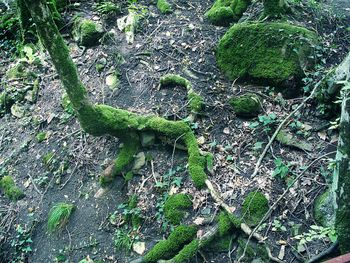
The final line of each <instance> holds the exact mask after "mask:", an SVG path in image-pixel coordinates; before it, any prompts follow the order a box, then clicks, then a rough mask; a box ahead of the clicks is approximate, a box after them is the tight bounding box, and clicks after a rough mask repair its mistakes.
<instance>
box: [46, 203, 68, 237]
mask: <svg viewBox="0 0 350 263" xmlns="http://www.w3.org/2000/svg"><path fill="white" fill-rule="evenodd" d="M74 208H75V206H74V205H73V204H68V203H57V204H55V205H54V206H53V207H52V208H51V209H50V212H49V216H48V220H47V229H48V231H49V232H54V231H56V230H59V229H61V228H62V227H63V226H65V225H66V224H67V222H68V219H69V217H70V216H71V214H72V212H73V210H74Z"/></svg>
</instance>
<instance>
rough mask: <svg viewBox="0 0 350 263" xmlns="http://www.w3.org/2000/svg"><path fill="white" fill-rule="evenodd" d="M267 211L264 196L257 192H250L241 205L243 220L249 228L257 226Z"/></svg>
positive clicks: (267, 203)
mask: <svg viewBox="0 0 350 263" xmlns="http://www.w3.org/2000/svg"><path fill="white" fill-rule="evenodd" d="M268 210H269V202H268V200H267V199H266V197H265V195H264V194H262V193H261V192H258V191H253V192H250V193H249V194H248V195H247V197H246V198H245V199H244V201H243V204H242V217H243V220H244V221H245V222H246V223H247V224H248V225H250V226H254V225H257V224H258V223H259V222H260V220H261V219H262V218H263V216H264V215H265V214H266V213H267V211H268Z"/></svg>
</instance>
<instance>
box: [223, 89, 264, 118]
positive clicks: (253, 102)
mask: <svg viewBox="0 0 350 263" xmlns="http://www.w3.org/2000/svg"><path fill="white" fill-rule="evenodd" d="M229 103H230V105H231V106H232V108H233V110H234V112H235V113H236V115H237V116H241V117H256V116H258V115H259V113H260V112H261V101H260V99H259V97H258V96H257V95H255V94H253V93H247V94H244V95H242V96H238V97H234V98H231V99H230V101H229Z"/></svg>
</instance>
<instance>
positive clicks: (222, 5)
mask: <svg viewBox="0 0 350 263" xmlns="http://www.w3.org/2000/svg"><path fill="white" fill-rule="evenodd" d="M250 3H251V0H231V1H227V0H216V1H215V3H214V5H213V6H212V7H211V8H210V9H209V11H208V12H207V13H206V14H205V16H206V17H207V18H208V20H209V21H210V22H211V23H212V24H214V25H217V26H228V25H229V24H230V23H232V22H237V21H238V20H239V19H240V18H241V17H242V15H243V13H244V12H245V10H247V8H248V6H249V5H250Z"/></svg>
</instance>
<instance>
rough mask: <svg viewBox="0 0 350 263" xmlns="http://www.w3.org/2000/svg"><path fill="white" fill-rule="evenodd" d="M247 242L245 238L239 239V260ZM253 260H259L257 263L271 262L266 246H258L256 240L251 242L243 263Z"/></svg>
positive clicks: (237, 255) (237, 256)
mask: <svg viewBox="0 0 350 263" xmlns="http://www.w3.org/2000/svg"><path fill="white" fill-rule="evenodd" d="M247 241H248V240H247V239H245V238H238V240H237V242H238V248H237V254H236V258H237V259H238V258H240V257H241V256H242V254H243V251H244V248H245V246H246V243H247ZM253 260H257V262H269V256H268V254H267V251H266V247H265V245H263V244H257V243H256V242H255V241H254V240H250V241H249V244H248V246H247V249H246V251H245V256H244V258H243V262H253ZM259 260H260V261H259Z"/></svg>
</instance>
